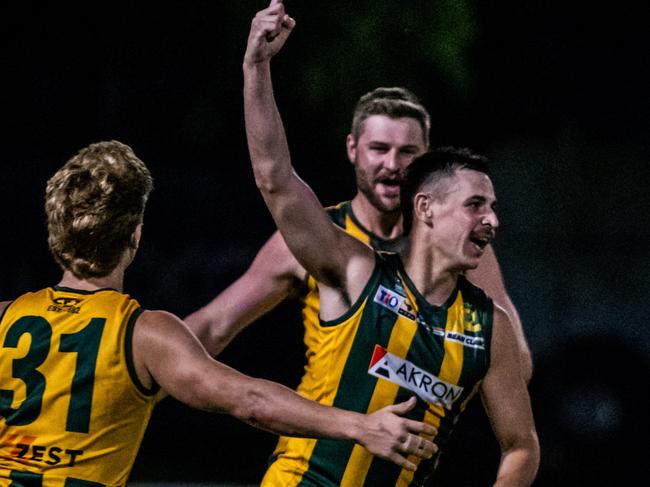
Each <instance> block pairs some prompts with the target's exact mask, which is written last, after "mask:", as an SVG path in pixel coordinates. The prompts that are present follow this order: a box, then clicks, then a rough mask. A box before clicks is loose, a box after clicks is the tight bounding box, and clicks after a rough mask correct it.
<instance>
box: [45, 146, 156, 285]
mask: <svg viewBox="0 0 650 487" xmlns="http://www.w3.org/2000/svg"><path fill="white" fill-rule="evenodd" d="M152 189H153V179H152V177H151V173H150V172H149V170H148V169H147V167H146V166H145V165H144V163H143V162H142V161H141V160H140V159H138V157H137V156H136V155H135V154H134V153H133V150H132V149H131V148H130V147H129V146H127V145H125V144H122V143H121V142H117V141H115V140H113V141H108V142H98V143H96V144H92V145H89V146H88V147H86V148H83V149H81V150H80V151H79V152H78V153H77V155H75V156H74V157H72V158H71V159H70V160H68V162H66V163H65V164H64V165H63V167H61V168H60V169H59V170H58V171H57V172H56V173H55V174H54V176H52V177H51V178H50V180H49V181H48V182H47V187H46V190H45V213H46V215H47V230H48V245H49V247H50V251H51V252H52V255H53V256H54V260H56V262H57V263H58V264H59V265H60V266H61V268H62V269H64V270H69V271H70V272H72V273H73V274H74V275H75V276H77V277H79V278H82V279H84V278H90V277H103V276H106V275H108V274H110V273H111V272H112V271H113V269H115V267H116V266H117V265H118V263H119V261H120V258H121V256H122V253H123V252H124V250H125V249H126V248H127V247H128V246H129V245H133V244H132V241H131V238H132V235H133V232H134V231H135V229H136V227H137V225H138V224H140V223H142V218H143V216H144V208H145V204H146V202H147V198H148V197H149V193H150V192H151V190H152Z"/></svg>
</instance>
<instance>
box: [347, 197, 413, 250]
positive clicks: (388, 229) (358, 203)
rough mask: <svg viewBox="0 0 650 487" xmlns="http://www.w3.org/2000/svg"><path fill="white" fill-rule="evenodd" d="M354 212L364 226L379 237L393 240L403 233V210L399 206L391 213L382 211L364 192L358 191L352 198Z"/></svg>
mask: <svg viewBox="0 0 650 487" xmlns="http://www.w3.org/2000/svg"><path fill="white" fill-rule="evenodd" d="M352 212H353V213H354V216H355V217H356V219H357V220H359V223H361V225H363V226H364V228H366V229H367V230H369V231H371V232H372V233H374V234H375V235H377V236H378V237H379V238H382V239H384V240H391V239H394V238H397V237H399V236H400V235H402V212H401V211H400V210H399V208H398V209H397V210H395V211H392V212H389V213H386V212H383V211H380V210H378V209H377V208H375V207H374V206H373V205H372V204H371V203H370V201H368V199H367V198H366V197H365V196H364V195H363V193H357V194H356V196H355V197H354V199H353V200H352Z"/></svg>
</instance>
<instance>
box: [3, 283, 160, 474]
mask: <svg viewBox="0 0 650 487" xmlns="http://www.w3.org/2000/svg"><path fill="white" fill-rule="evenodd" d="M140 313H141V309H140V305H139V304H138V302H137V301H136V300H134V299H131V298H130V297H129V296H128V295H125V294H122V293H120V292H117V291H114V290H111V289H102V290H99V291H94V292H87V291H78V290H73V289H68V288H61V287H54V288H46V289H43V290H41V291H38V292H34V293H27V294H24V295H23V296H21V297H19V298H18V299H16V300H15V301H14V302H12V303H11V304H10V305H9V306H8V307H7V309H6V310H5V312H4V314H3V316H2V318H1V320H0V347H1V349H0V486H2V487H6V486H14V487H40V486H44V487H61V486H65V487H84V486H86V487H92V486H102V485H105V486H123V485H126V481H127V478H128V475H129V472H130V471H131V467H132V465H133V462H134V460H135V456H136V453H137V451H138V448H139V446H140V442H141V441H142V437H143V435H144V432H145V429H146V427H147V424H148V422H149V418H150V416H151V412H152V409H153V406H154V395H153V394H154V393H155V392H156V391H155V390H147V389H145V388H144V386H143V385H142V384H141V383H140V382H139V381H138V379H137V376H136V374H135V369H134V366H133V362H132V355H131V337H132V331H133V326H134V324H135V321H136V319H137V317H138V316H139V315H140Z"/></svg>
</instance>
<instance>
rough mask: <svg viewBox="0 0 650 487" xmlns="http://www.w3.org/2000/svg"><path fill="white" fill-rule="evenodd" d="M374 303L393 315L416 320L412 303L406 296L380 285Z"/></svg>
mask: <svg viewBox="0 0 650 487" xmlns="http://www.w3.org/2000/svg"><path fill="white" fill-rule="evenodd" d="M374 301H375V303H377V304H379V305H381V306H383V307H384V308H388V309H389V310H391V311H392V312H393V313H397V314H399V315H401V316H404V317H405V318H408V319H409V320H411V321H414V320H415V315H414V314H413V307H412V306H411V303H409V301H408V299H406V298H405V297H404V296H402V295H400V294H398V293H396V292H395V291H393V290H392V289H388V288H387V287H384V286H382V285H379V287H378V288H377V292H376V293H375V298H374Z"/></svg>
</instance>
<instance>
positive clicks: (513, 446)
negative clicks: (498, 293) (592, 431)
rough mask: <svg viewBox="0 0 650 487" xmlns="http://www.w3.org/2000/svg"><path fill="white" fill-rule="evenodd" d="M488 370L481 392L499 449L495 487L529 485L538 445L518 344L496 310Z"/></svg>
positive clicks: (506, 322) (506, 321)
mask: <svg viewBox="0 0 650 487" xmlns="http://www.w3.org/2000/svg"><path fill="white" fill-rule="evenodd" d="M491 343H492V352H491V361H490V368H489V370H488V373H487V375H486V376H485V379H484V380H483V383H482V385H481V393H482V397H483V402H484V405H485V408H486V411H487V414H488V416H489V418H490V421H491V423H492V428H493V430H494V433H495V435H496V437H497V440H498V441H499V445H500V447H501V463H500V464H499V470H498V472H497V479H496V482H495V484H494V486H495V487H515V486H529V485H531V484H532V482H533V480H534V479H535V475H536V473H537V468H538V466H539V442H538V439H537V432H536V430H535V424H534V421H533V414H532V411H531V407H530V398H529V396H528V390H527V388H526V384H525V382H524V379H523V377H522V375H521V374H513V373H512V371H513V370H518V368H519V367H520V355H519V352H518V347H517V341H516V337H515V334H514V332H513V329H512V325H511V324H510V323H509V318H508V315H507V314H506V312H505V311H503V310H502V309H501V308H499V307H495V313H494V328H493V332H492V341H491Z"/></svg>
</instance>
